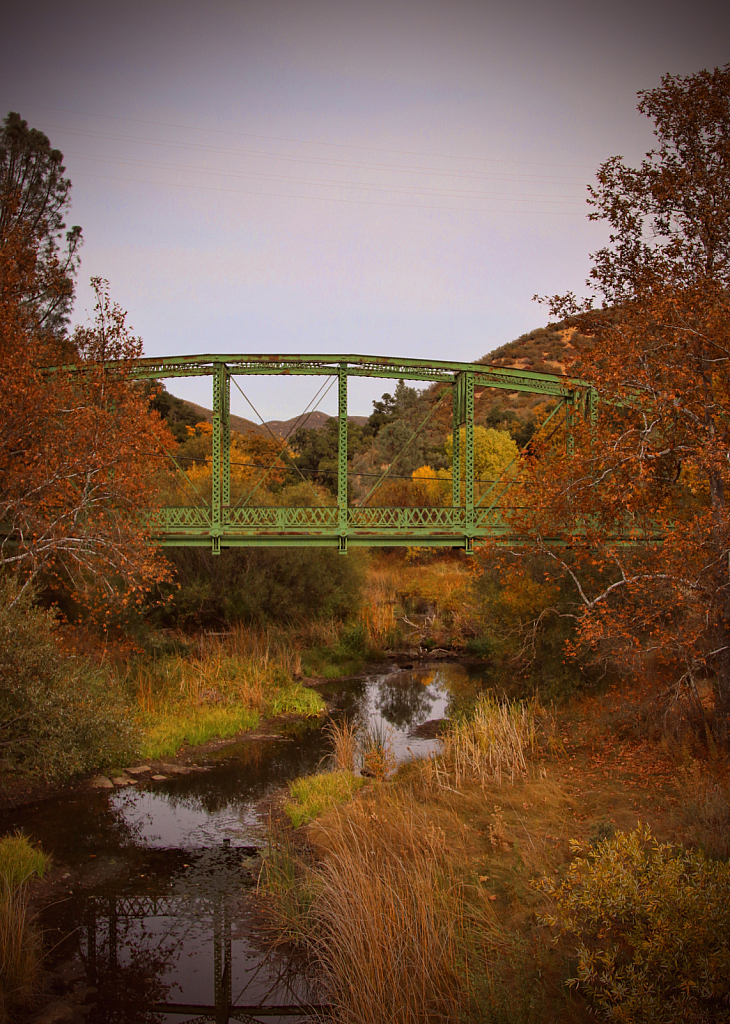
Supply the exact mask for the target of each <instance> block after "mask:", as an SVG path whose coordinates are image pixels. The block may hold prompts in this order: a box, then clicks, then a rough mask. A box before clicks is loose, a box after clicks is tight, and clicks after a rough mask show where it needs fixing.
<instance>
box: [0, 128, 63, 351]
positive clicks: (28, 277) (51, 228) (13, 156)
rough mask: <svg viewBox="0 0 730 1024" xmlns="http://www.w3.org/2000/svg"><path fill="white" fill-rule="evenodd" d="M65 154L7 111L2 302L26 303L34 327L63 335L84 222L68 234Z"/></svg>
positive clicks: (1, 155)
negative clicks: (65, 217)
mask: <svg viewBox="0 0 730 1024" xmlns="http://www.w3.org/2000/svg"><path fill="white" fill-rule="evenodd" d="M64 172H65V167H64V166H63V154H62V153H60V152H59V150H57V149H52V148H51V144H50V142H49V141H48V138H47V137H46V136H45V135H44V134H43V132H40V131H38V130H37V129H35V128H29V127H28V124H27V122H26V121H23V120H22V119H21V117H20V115H19V114H16V113H13V112H11V113H9V114H8V115H7V116H6V118H5V120H4V121H3V124H2V129H1V130H0V249H2V250H3V255H4V259H3V273H2V276H0V299H1V301H2V303H3V304H6V303H10V304H13V303H18V304H21V305H22V306H25V307H27V311H28V313H30V314H31V315H32V318H33V320H34V326H35V330H36V332H38V333H41V334H46V335H48V334H50V335H52V336H54V337H55V338H56V339H57V340H60V339H62V338H63V336H64V333H65V328H66V326H67V324H68V319H69V314H70V311H71V304H72V301H73V293H74V277H75V274H76V269H77V266H78V249H79V246H80V244H81V228H79V227H73V228H71V230H70V231H68V232H67V233H66V234H65V237H64V231H65V228H66V225H65V223H64V216H65V214H66V211H67V210H68V207H69V205H70V189H71V182H70V181H69V180H68V178H65V177H64Z"/></svg>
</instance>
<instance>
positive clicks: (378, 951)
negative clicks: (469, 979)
mask: <svg viewBox="0 0 730 1024" xmlns="http://www.w3.org/2000/svg"><path fill="white" fill-rule="evenodd" d="M378 799H379V802H378V803H375V804H373V803H369V802H368V801H362V802H361V801H356V802H354V803H352V804H350V805H348V806H346V807H344V808H338V809H336V810H334V811H333V812H331V813H330V815H329V816H328V817H327V819H326V820H325V822H324V823H321V822H318V823H316V824H315V825H314V826H312V830H311V833H310V840H311V842H312V845H313V847H314V848H315V851H316V854H317V858H318V859H317V863H316V864H315V865H314V866H313V867H312V868H311V869H310V876H309V882H308V891H309V893H310V899H311V904H310V906H309V908H308V911H307V922H306V924H307V928H306V933H305V934H306V937H307V944H308V946H309V948H310V951H311V952H312V954H313V955H314V958H315V960H316V961H317V963H318V965H319V968H320V970H321V972H322V974H323V976H324V979H325V982H326V987H327V990H328V999H329V1001H330V1003H331V1004H332V1006H333V1017H334V1019H335V1020H336V1021H338V1024H391V1022H393V1021H398V1024H426V1022H434V1021H446V1020H449V1021H451V1020H457V1019H458V1017H459V1013H460V1011H461V1010H462V1009H463V1008H464V1006H465V1004H466V1001H467V998H468V993H467V990H466V987H465V985H464V977H463V973H462V958H461V948H462V945H461V944H462V941H463V936H464V929H465V917H464V899H463V889H462V887H461V886H460V884H459V883H458V881H457V879H456V877H455V875H454V874H453V872H452V869H451V868H450V866H449V863H448V858H447V856H446V842H445V836H444V834H443V832H442V831H441V830H440V829H439V828H437V827H436V826H434V825H433V824H431V823H430V822H429V821H428V819H427V817H426V815H425V814H424V813H423V812H422V811H421V810H420V809H419V808H418V807H417V806H416V805H413V804H412V803H410V802H409V801H407V800H400V799H398V798H397V797H388V796H386V795H385V794H382V793H381V794H380V796H379V798H378ZM383 800H386V801H387V802H388V805H389V806H388V807H387V808H386V807H384V806H383Z"/></svg>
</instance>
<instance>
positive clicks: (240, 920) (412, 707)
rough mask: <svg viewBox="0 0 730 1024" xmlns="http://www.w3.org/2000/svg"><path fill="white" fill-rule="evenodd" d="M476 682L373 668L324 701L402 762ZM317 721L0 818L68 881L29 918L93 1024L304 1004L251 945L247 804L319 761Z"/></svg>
mask: <svg viewBox="0 0 730 1024" xmlns="http://www.w3.org/2000/svg"><path fill="white" fill-rule="evenodd" d="M482 685H483V678H482V675H481V673H474V672H470V671H468V670H467V669H465V668H463V667H462V666H458V665H449V664H432V665H419V666H418V667H417V668H416V669H411V670H400V669H398V668H395V667H391V668H387V669H382V670H379V671H373V672H371V673H369V674H367V675H365V676H362V677H359V678H357V679H351V680H347V681H344V682H343V681H341V680H338V681H334V682H331V683H327V684H325V685H323V686H322V687H321V691H322V693H323V695H324V696H325V697H326V699H327V700H328V702H329V703H330V705H331V707H332V708H333V712H332V713H333V715H334V716H335V717H337V716H342V715H347V716H348V717H350V718H352V719H354V720H356V721H358V722H360V723H363V724H365V723H367V722H382V723H383V724H384V725H386V726H387V727H388V728H389V729H390V730H391V737H392V741H393V747H394V750H395V753H396V756H397V757H398V758H399V759H405V758H408V757H411V756H412V755H423V754H427V753H428V752H429V751H430V750H432V749H433V748H434V747H435V746H436V743H437V741H435V740H433V739H426V738H424V737H422V736H420V735H418V734H417V733H415V732H414V730H417V729H418V727H419V726H422V725H423V724H424V723H425V722H428V721H430V720H434V719H440V718H442V717H443V716H444V715H445V714H446V713H447V712H448V711H449V710H450V709H453V708H454V707H458V706H459V705H460V703H463V702H466V701H468V700H469V699H471V697H472V696H473V695H474V693H475V692H476V690H478V689H479V688H480V687H481V686H482ZM324 725H325V723H324V722H323V721H314V722H309V723H297V727H296V728H294V727H293V728H292V729H291V731H290V732H291V734H290V735H287V736H284V737H283V738H278V739H260V740H255V741H248V742H243V743H241V744H237V745H229V746H225V747H222V748H220V749H219V750H218V751H217V752H214V753H213V754H211V755H210V756H209V757H208V758H207V760H206V762H205V764H203V765H201V766H200V767H201V770H200V771H191V772H190V773H189V774H187V775H175V776H174V777H171V778H168V779H166V780H164V781H159V782H153V781H152V780H149V779H148V780H146V781H145V780H144V779H143V777H141V778H140V782H139V784H138V785H137V786H133V787H132V786H130V787H127V788H125V789H118V790H115V791H112V792H99V791H89V792H84V793H81V794H72V795H70V796H68V797H64V798H60V799H55V800H49V801H45V802H41V803H38V804H36V805H34V806H30V807H25V808H22V809H21V810H19V811H16V812H10V813H8V814H5V815H2V816H0V834H3V833H4V832H7V831H12V830H14V829H17V828H20V829H22V830H23V831H25V832H26V833H27V834H28V835H29V836H30V837H31V838H32V839H33V840H38V841H40V842H41V844H42V845H43V847H44V848H45V849H46V850H47V851H48V852H49V853H51V854H52V855H53V857H54V860H55V862H56V864H58V865H68V866H69V869H70V870H72V871H74V872H75V873H78V872H79V871H80V872H81V880H80V883H79V882H76V883H75V891H74V892H73V893H69V895H68V897H67V898H65V899H62V900H57V901H56V902H54V903H53V904H52V905H50V906H48V907H46V908H45V909H44V910H43V911H42V914H41V924H42V926H43V928H44V930H45V932H46V938H47V943H48V947H49V948H50V947H52V946H53V947H55V948H54V952H53V954H52V956H51V957H50V958H49V961H48V963H49V966H52V965H53V962H54V961H55V962H56V963H63V964H64V965H66V966H67V965H69V964H72V965H73V964H76V965H77V966H78V969H79V970H80V971H81V973H82V975H83V978H84V981H83V983H84V984H85V985H86V986H87V988H88V992H89V995H88V996H87V1007H85V1011H86V1010H88V1016H87V1020H88V1021H89V1022H90V1024H122V1022H125V1024H126V1022H131V1021H145V1022H146V1021H150V1022H160V1024H163V1022H168V1021H174V1020H175V1021H181V1022H184V1021H193V1020H196V1021H197V1020H200V1021H202V1020H212V1021H226V1020H228V1019H229V1018H230V1019H233V1020H235V1019H238V1018H237V1017H236V1013H237V1008H238V1012H239V1014H241V1015H242V1016H241V1017H240V1019H243V1020H245V1019H250V1016H249V1015H248V1014H244V1013H243V1010H241V1009H240V1008H241V1007H242V1006H243V1005H246V1006H249V1007H250V1006H252V1005H260V1004H261V1003H266V1004H267V1006H268V1007H269V1009H270V1008H271V1007H272V1006H277V1008H278V1007H280V1006H281V1004H296V1003H299V1004H301V1003H302V1002H303V1001H304V1002H313V1001H316V997H317V993H316V991H315V990H314V989H313V988H312V983H311V979H309V978H308V977H307V974H306V971H304V969H303V966H302V965H301V964H296V966H294V967H293V966H292V963H291V961H290V959H289V958H288V956H286V955H284V954H283V953H282V951H281V950H277V951H276V952H275V953H272V952H271V951H270V950H268V948H267V945H266V943H265V942H264V941H263V940H262V939H261V937H260V932H259V930H258V927H257V925H256V920H255V906H254V904H253V901H252V899H251V890H252V886H253V885H254V884H255V880H256V877H257V875H258V868H259V863H260V861H259V860H258V858H257V856H256V855H257V852H258V849H259V848H260V847H261V846H262V844H263V843H264V841H265V829H266V824H267V823H266V821H265V820H262V815H261V812H260V809H259V802H260V801H261V800H262V799H263V798H265V797H267V796H268V795H269V794H271V793H273V792H275V791H277V790H279V789H280V788H281V787H282V786H284V785H285V784H286V782H287V781H289V780H290V779H293V778H295V777H296V776H299V775H304V774H308V773H311V772H313V771H316V770H317V769H318V768H319V767H320V765H321V764H322V761H323V758H325V760H326V748H327V744H326V738H325V736H324V735H323V729H324ZM92 866H93V871H92ZM172 1004H175V1005H174V1006H173V1005H172ZM259 1016H260V1015H259ZM280 1016H281V1015H280V1014H279V1015H271V1014H269V1015H267V1016H266V1019H267V1020H277V1019H279V1018H280ZM299 1017H300V1019H304V1018H302V1017H301V1014H300V1015H299ZM281 1019H284V1018H283V1017H281ZM287 1019H290V1020H291V1019H292V1018H291V1017H288V1018H287ZM294 1019H296V1018H294Z"/></svg>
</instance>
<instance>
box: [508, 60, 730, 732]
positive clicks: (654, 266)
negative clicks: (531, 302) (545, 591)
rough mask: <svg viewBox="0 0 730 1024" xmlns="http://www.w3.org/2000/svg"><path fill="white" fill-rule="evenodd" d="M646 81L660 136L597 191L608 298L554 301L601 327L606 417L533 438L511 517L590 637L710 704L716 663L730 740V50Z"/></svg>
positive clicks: (589, 360)
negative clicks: (559, 582)
mask: <svg viewBox="0 0 730 1024" xmlns="http://www.w3.org/2000/svg"><path fill="white" fill-rule="evenodd" d="M641 95H642V99H641V103H640V104H639V109H640V110H641V111H642V112H644V113H647V114H648V115H649V116H651V117H652V118H653V119H654V121H655V123H656V125H657V129H656V133H655V134H656V135H657V138H658V140H659V143H660V145H659V149H658V150H657V151H656V152H654V153H652V154H647V160H645V161H644V162H643V163H642V165H641V167H640V168H638V169H636V170H634V169H631V168H627V167H625V166H624V164H623V162H622V161H621V159H620V158H612V159H611V160H609V161H607V163H606V164H604V165H603V166H602V167H601V168H600V169H599V172H598V185H597V186H596V188H595V189H594V190H593V197H592V200H591V202H592V205H593V207H594V210H595V212H594V213H593V214H592V217H593V218H594V219H606V220H607V221H608V222H609V224H610V226H611V228H612V230H613V234H612V236H611V245H610V246H609V247H607V248H605V249H603V250H601V251H599V252H598V253H596V254H595V255H594V269H593V271H592V278H593V282H594V285H595V290H596V292H597V293H598V294H599V296H600V298H601V307H600V308H596V307H594V306H593V303H592V300H588V301H587V302H585V303H584V304H579V303H578V302H576V300H575V299H574V297H573V296H572V295H568V296H564V297H559V296H558V297H555V298H554V299H553V300H551V305H552V308H553V311H554V312H555V313H557V314H559V315H561V316H568V317H569V323H571V324H573V325H576V326H578V327H579V329H580V331H581V332H582V333H584V334H586V335H590V336H592V338H593V340H594V345H593V348H592V350H591V351H590V352H589V353H587V354H586V356H585V357H584V364H583V366H582V367H581V368H578V369H579V372H582V375H583V376H585V377H588V378H589V379H590V380H592V381H593V382H594V384H595V386H596V388H597V389H598V392H599V394H600V396H601V398H602V400H603V402H602V405H601V408H600V415H599V419H598V424H597V426H596V429H595V431H594V432H593V431H591V429H590V426H589V425H588V424H587V423H585V422H580V423H578V424H577V425H576V429H575V456H574V457H572V458H570V457H567V456H566V454H565V451H564V449H563V450H561V449H559V448H558V447H556V446H552V447H551V446H550V445H548V444H543V445H541V444H540V441H539V439H538V440H537V441H536V442H535V444H534V446H533V451H532V455H531V456H530V460H529V462H528V465H527V469H528V473H527V475H526V477H525V479H524V481H523V483H522V485H521V488H520V493H518V494H517V495H516V500H515V502H514V504H515V505H516V506H524V507H523V508H521V509H518V510H517V511H515V512H514V513H513V520H514V525H515V527H516V528H517V529H519V530H521V531H523V532H524V533H525V534H529V535H530V537H532V538H533V548H536V549H537V550H538V551H540V552H541V553H542V554H543V556H544V564H545V566H546V572H547V574H548V575H554V576H556V577H562V578H564V579H566V580H568V581H570V582H571V583H572V587H573V594H574V599H575V600H574V610H575V612H576V613H577V614H578V615H579V642H582V643H586V644H588V645H589V646H590V647H591V648H593V649H594V650H597V651H600V652H602V653H604V654H606V655H608V656H610V657H612V658H614V659H619V660H620V661H622V662H623V663H624V665H625V666H626V667H628V668H633V669H634V670H638V671H642V670H643V668H644V666H645V665H646V664H647V663H648V661H649V660H650V661H651V663H652V664H653V665H657V664H661V665H663V666H664V667H665V669H666V670H667V672H668V673H669V672H671V680H672V682H673V685H674V688H675V690H674V692H675V694H677V695H679V694H684V696H685V697H686V698H687V699H688V701H689V702H690V704H691V705H692V706H693V708H694V710H695V713H696V715H697V718H698V719H699V720H702V719H703V718H704V711H703V707H702V703H701V701H700V700H699V696H698V691H697V686H696V679H697V678H699V677H702V676H708V675H709V676H712V677H714V697H715V699H714V723H715V732H716V736H717V738H718V739H721V740H723V741H727V739H728V737H729V733H730V576H729V571H728V570H729V567H730V564H729V559H730V508H729V507H728V502H727V498H726V495H727V494H728V488H730V228H729V225H730V198H729V197H730V187H729V186H730V179H729V178H728V168H730V66H728V67H726V68H724V69H715V71H714V72H701V73H699V74H698V75H695V76H690V77H688V78H686V79H682V78H673V77H671V76H665V78H664V80H663V83H662V87H661V88H659V89H655V90H652V91H651V92H648V93H644V94H641ZM647 239H649V240H650V241H647ZM566 539H568V540H570V542H571V543H570V544H569V545H568V546H566V545H565V540H566ZM557 540H560V541H561V543H556V541H557Z"/></svg>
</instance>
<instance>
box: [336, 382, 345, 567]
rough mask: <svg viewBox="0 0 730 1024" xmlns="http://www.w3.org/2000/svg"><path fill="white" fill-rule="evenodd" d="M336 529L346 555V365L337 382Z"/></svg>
mask: <svg viewBox="0 0 730 1024" xmlns="http://www.w3.org/2000/svg"><path fill="white" fill-rule="evenodd" d="M337 384H338V387H337V426H338V430H337V528H338V532H339V536H340V543H339V547H338V550H339V552H340V554H341V555H345V554H347V363H340V366H339V370H338V380H337Z"/></svg>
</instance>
